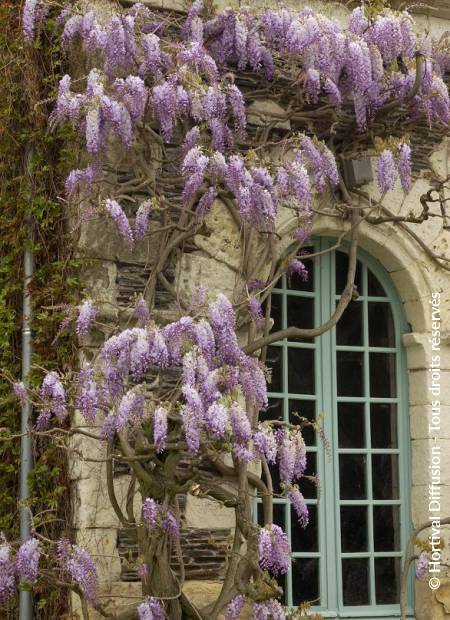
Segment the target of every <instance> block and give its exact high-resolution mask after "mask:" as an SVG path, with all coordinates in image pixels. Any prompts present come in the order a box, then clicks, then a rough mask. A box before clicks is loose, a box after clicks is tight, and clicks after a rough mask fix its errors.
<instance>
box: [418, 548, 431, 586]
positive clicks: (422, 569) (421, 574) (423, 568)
mask: <svg viewBox="0 0 450 620" xmlns="http://www.w3.org/2000/svg"><path fill="white" fill-rule="evenodd" d="M429 564H430V558H429V557H428V554H427V553H425V552H424V551H423V552H422V553H421V554H420V555H419V557H418V559H417V560H416V577H417V579H419V580H420V581H424V580H425V578H426V576H427V574H428V568H429Z"/></svg>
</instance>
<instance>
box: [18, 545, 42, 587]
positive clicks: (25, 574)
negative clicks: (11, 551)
mask: <svg viewBox="0 0 450 620" xmlns="http://www.w3.org/2000/svg"><path fill="white" fill-rule="evenodd" d="M39 559H40V551H39V542H38V540H37V539H36V538H29V539H28V540H27V541H25V542H24V543H22V545H21V546H20V548H19V551H18V552H17V557H16V574H17V577H18V579H19V580H20V581H25V582H26V583H30V584H34V583H36V581H37V579H38V573H39Z"/></svg>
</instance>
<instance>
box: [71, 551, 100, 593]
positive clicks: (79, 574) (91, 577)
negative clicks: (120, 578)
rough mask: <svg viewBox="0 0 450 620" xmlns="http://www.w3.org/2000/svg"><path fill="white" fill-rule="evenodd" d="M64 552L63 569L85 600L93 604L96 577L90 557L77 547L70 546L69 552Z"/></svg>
mask: <svg viewBox="0 0 450 620" xmlns="http://www.w3.org/2000/svg"><path fill="white" fill-rule="evenodd" d="M65 551H66V553H65V554H64V568H65V569H66V570H67V572H68V573H69V574H70V576H71V577H72V579H73V581H74V582H75V583H76V584H77V585H78V586H79V587H80V588H81V591H82V592H83V594H84V596H85V597H86V600H87V601H89V602H90V603H95V602H96V601H97V598H98V575H97V568H96V566H95V563H94V561H93V559H92V557H91V556H90V555H89V553H88V552H87V551H86V550H85V549H82V548H81V547H78V546H77V545H72V546H71V548H70V551H69V550H68V549H66V550H65ZM66 554H67V555H66Z"/></svg>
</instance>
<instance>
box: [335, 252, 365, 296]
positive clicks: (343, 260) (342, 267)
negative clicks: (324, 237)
mask: <svg viewBox="0 0 450 620" xmlns="http://www.w3.org/2000/svg"><path fill="white" fill-rule="evenodd" d="M335 256H336V295H340V294H341V293H342V291H343V290H344V288H345V284H346V282H347V271H348V255H347V254H345V253H344V252H336V254H335ZM361 271H362V270H361V262H360V261H358V262H357V265H356V275H355V286H356V288H357V290H358V292H359V294H360V295H361V294H362V284H361Z"/></svg>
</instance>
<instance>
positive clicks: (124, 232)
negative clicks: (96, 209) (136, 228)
mask: <svg viewBox="0 0 450 620" xmlns="http://www.w3.org/2000/svg"><path fill="white" fill-rule="evenodd" d="M105 208H106V211H107V212H108V213H109V215H110V216H111V219H112V220H113V222H114V223H115V225H116V226H117V230H118V231H119V234H120V236H121V237H122V238H123V239H124V240H125V241H126V242H127V244H128V245H129V246H130V247H133V245H134V236H133V232H132V230H131V226H130V222H129V221H128V218H127V216H126V215H125V213H124V211H123V209H122V207H121V206H120V205H119V203H118V202H116V201H115V200H110V199H109V198H108V200H106V202H105Z"/></svg>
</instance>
